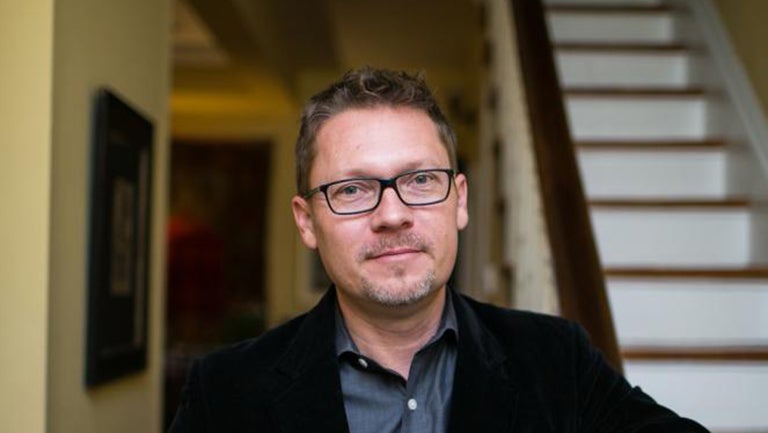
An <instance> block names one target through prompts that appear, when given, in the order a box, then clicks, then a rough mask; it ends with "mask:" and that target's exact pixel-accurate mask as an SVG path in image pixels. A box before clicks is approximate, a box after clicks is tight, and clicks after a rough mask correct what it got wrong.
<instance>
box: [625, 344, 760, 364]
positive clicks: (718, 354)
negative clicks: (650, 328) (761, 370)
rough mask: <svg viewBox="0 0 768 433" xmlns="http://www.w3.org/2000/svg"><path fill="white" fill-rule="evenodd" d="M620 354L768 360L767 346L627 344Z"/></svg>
mask: <svg viewBox="0 0 768 433" xmlns="http://www.w3.org/2000/svg"><path fill="white" fill-rule="evenodd" d="M621 356H622V358H624V359H630V360H648V361H660V360H684V361H768V346H719V347H664V346H628V347H622V348H621Z"/></svg>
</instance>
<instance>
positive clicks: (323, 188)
mask: <svg viewBox="0 0 768 433" xmlns="http://www.w3.org/2000/svg"><path fill="white" fill-rule="evenodd" d="M424 172H427V173H432V172H441V173H445V174H447V175H448V189H447V190H446V192H445V195H444V196H443V198H441V199H439V200H434V201H430V202H427V203H408V202H407V201H405V199H403V196H401V195H400V190H399V189H398V187H397V180H398V179H400V178H401V177H403V176H408V175H411V174H415V173H424ZM455 179H456V172H455V171H454V170H453V169H451V168H428V169H419V170H410V171H406V172H404V173H400V174H398V175H397V176H393V177H390V178H389V179H380V178H376V177H350V178H347V179H340V180H336V181H333V182H328V183H324V184H322V185H319V186H317V187H315V188H312V189H310V190H309V191H307V192H306V193H304V194H302V195H301V197H302V198H303V199H304V200H308V199H309V198H310V197H312V196H313V195H315V194H317V193H318V192H322V193H323V196H324V197H325V203H326V204H328V209H330V210H331V212H333V213H334V214H336V215H359V214H363V213H366V212H371V211H373V210H375V209H376V208H378V207H379V205H380V204H381V198H382V197H383V196H384V190H386V189H387V188H392V189H393V190H394V191H395V194H396V195H397V198H398V199H400V202H401V203H403V204H404V205H406V206H412V207H421V206H430V205H433V204H438V203H442V202H444V201H446V200H448V196H450V195H451V185H452V184H453V183H454V182H455ZM356 180H375V181H377V182H379V196H378V197H377V199H376V204H374V205H373V206H372V207H370V208H368V209H364V210H356V211H353V212H338V211H336V210H335V209H334V208H333V205H331V200H330V198H328V188H330V187H332V186H334V185H338V184H340V183H345V182H351V181H356Z"/></svg>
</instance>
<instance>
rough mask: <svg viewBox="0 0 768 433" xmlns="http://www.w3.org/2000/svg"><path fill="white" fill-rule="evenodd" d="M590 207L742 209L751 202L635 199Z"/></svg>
mask: <svg viewBox="0 0 768 433" xmlns="http://www.w3.org/2000/svg"><path fill="white" fill-rule="evenodd" d="M589 205H590V206H592V207H595V208H603V209H606V208H618V209H621V210H628V209H630V208H631V209H641V210H647V209H651V210H659V209H662V208H663V209H725V208H732V209H741V208H746V207H748V206H750V200H749V199H747V198H743V197H728V198H724V199H714V200H711V199H710V200H707V199H687V200H681V199H665V198H655V199H654V198H644V199H640V198H633V199H605V200H590V201H589Z"/></svg>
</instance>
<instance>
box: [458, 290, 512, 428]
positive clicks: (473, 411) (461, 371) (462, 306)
mask: <svg viewBox="0 0 768 433" xmlns="http://www.w3.org/2000/svg"><path fill="white" fill-rule="evenodd" d="M451 294H452V296H453V303H454V307H455V310H456V318H457V320H458V323H459V350H458V358H457V359H456V371H455V373H454V379H453V394H452V397H451V401H452V402H451V415H450V422H449V427H448V431H449V433H474V432H477V431H478V428H480V427H481V428H480V430H481V431H483V432H484V433H496V432H508V431H511V426H512V423H513V421H514V417H515V415H516V413H515V409H516V406H517V398H518V393H517V391H516V390H515V389H514V387H513V384H512V379H511V376H510V373H512V372H510V371H509V366H508V365H509V362H508V360H507V358H506V356H505V355H504V353H505V351H504V350H503V349H502V347H501V345H500V344H499V342H498V341H497V340H496V339H495V338H494V337H493V335H491V333H490V332H489V331H488V330H487V329H486V328H485V327H484V326H483V325H482V324H481V323H480V321H479V320H478V318H477V315H476V313H475V312H474V311H473V310H472V308H471V307H470V306H469V304H468V302H467V301H466V300H465V299H464V298H463V297H462V296H460V295H458V294H457V293H455V292H454V291H452V290H451Z"/></svg>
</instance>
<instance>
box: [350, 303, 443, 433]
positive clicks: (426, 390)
mask: <svg viewBox="0 0 768 433" xmlns="http://www.w3.org/2000/svg"><path fill="white" fill-rule="evenodd" d="M446 290H448V289H446ZM457 339H458V326H457V324H456V313H455V311H454V309H453V304H452V301H451V297H450V296H449V294H448V293H446V302H445V308H444V309H443V315H442V317H441V319H440V325H439V326H438V329H437V332H436V333H435V335H434V336H433V337H432V338H431V339H430V340H429V342H427V344H425V345H424V347H422V348H421V349H419V351H418V352H416V355H415V356H414V358H413V363H412V364H411V369H410V371H409V373H408V380H407V381H406V380H405V379H404V378H403V377H402V376H400V375H399V374H398V373H396V372H395V371H393V370H390V369H387V368H384V367H382V366H381V365H380V364H379V363H377V362H376V361H375V360H373V359H371V358H368V357H365V356H363V355H362V354H361V353H360V351H359V350H358V349H357V346H356V345H355V343H354V341H352V338H351V337H350V336H349V332H348V331H347V328H346V326H345V325H344V320H343V319H342V317H341V313H340V311H339V309H338V306H337V307H336V354H337V356H338V357H339V374H340V376H341V389H342V393H343V396H344V409H345V410H346V413H347V422H348V424H349V431H350V432H351V433H394V432H398V433H408V432H414V433H416V432H418V433H426V432H434V433H444V432H446V431H447V430H448V418H449V411H450V407H451V391H452V389H453V372H454V368H455V366H456V353H457V352H456V351H457V344H456V343H457Z"/></svg>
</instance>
